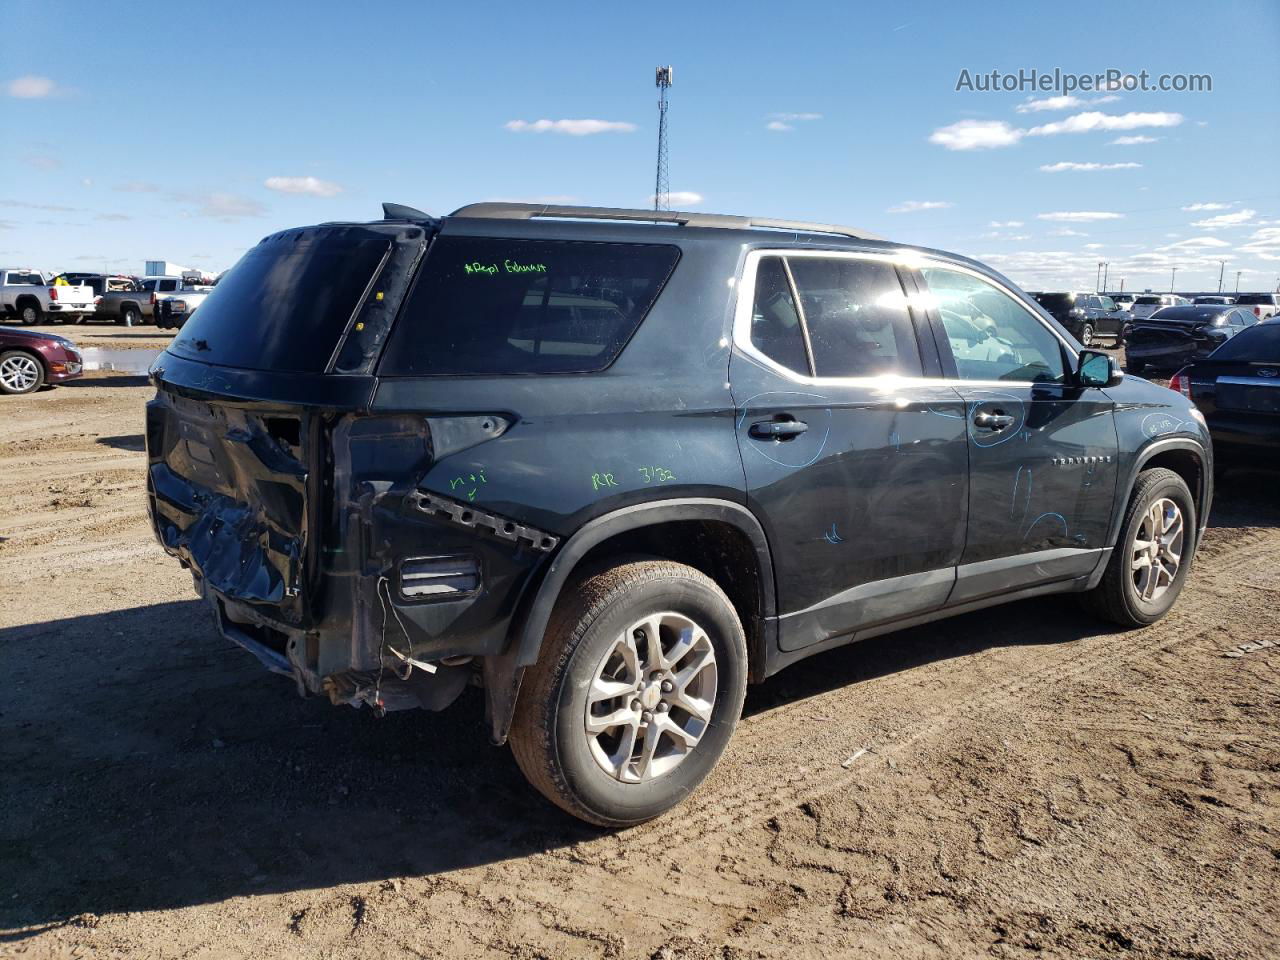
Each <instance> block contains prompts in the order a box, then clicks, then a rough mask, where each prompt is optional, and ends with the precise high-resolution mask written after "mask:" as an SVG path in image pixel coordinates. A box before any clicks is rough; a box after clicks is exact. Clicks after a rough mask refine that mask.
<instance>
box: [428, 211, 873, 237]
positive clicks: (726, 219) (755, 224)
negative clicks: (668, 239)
mask: <svg viewBox="0 0 1280 960" xmlns="http://www.w3.org/2000/svg"><path fill="white" fill-rule="evenodd" d="M449 216H451V217H477V218H480V219H493V220H533V219H535V218H540V217H546V218H555V219H566V220H636V221H641V222H647V223H675V224H678V225H680V226H682V227H717V228H720V229H722V230H792V231H795V232H797V233H829V234H834V235H835V236H839V237H851V238H853V239H855V240H883V239H884V237H880V236H877V235H876V234H874V233H870V232H869V231H866V230H862V229H859V228H857V227H841V226H837V225H836V224H833V223H810V222H808V221H807V220H776V219H774V218H773V217H735V216H728V215H726V214H721V213H683V212H680V211H676V210H637V209H630V208H627V207H571V206H560V205H557V204H543V203H469V204H467V205H466V206H465V207H459V208H458V209H457V210H455V211H453V213H451V214H449Z"/></svg>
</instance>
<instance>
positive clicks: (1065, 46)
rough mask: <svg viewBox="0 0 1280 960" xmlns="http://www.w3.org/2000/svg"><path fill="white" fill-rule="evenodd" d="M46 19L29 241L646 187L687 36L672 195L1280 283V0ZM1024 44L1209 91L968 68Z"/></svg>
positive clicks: (635, 200)
mask: <svg viewBox="0 0 1280 960" xmlns="http://www.w3.org/2000/svg"><path fill="white" fill-rule="evenodd" d="M126 10H127V11H128V12H127V13H126V12H124V11H126ZM39 20H40V22H41V23H43V24H45V25H47V27H48V29H49V31H50V34H51V35H57V34H60V33H64V32H66V31H68V30H70V31H72V33H75V30H76V29H77V28H80V29H81V32H80V33H78V34H76V39H75V41H74V42H66V43H30V42H27V41H28V40H29V39H30V38H31V36H32V34H31V33H27V32H24V33H23V34H22V35H21V37H19V36H18V35H15V34H13V33H12V32H10V33H9V34H8V35H7V36H6V37H5V38H4V39H3V40H0V43H2V44H3V47H2V48H0V49H2V50H3V56H2V57H0V84H2V86H0V94H2V95H0V110H2V111H3V114H2V116H3V125H4V130H5V132H6V137H5V139H6V141H7V144H6V147H7V148H6V150H5V151H3V153H2V154H0V260H2V261H5V262H8V263H14V264H21V265H31V266H35V267H38V268H42V269H49V270H54V269H62V270H74V269H100V268H108V269H112V270H123V271H126V272H140V271H141V270H142V261H143V259H147V258H154V259H159V258H167V259H169V260H171V261H175V262H178V263H182V264H186V265H190V266H199V267H203V268H205V269H214V270H216V269H221V268H224V267H227V266H230V265H231V264H232V263H234V261H235V260H236V259H237V258H238V257H239V255H240V254H241V253H242V252H243V251H244V250H245V249H246V248H247V247H249V246H251V245H252V244H253V243H255V242H256V241H257V240H258V239H259V238H260V237H262V236H263V235H265V234H267V233H270V232H272V231H274V230H277V229H280V228H283V227H287V226H293V225H298V224H303V223H313V222H318V221H322V220H342V219H357V220H360V219H371V218H376V217H377V216H378V215H379V203H380V201H382V200H394V201H397V202H401V203H407V204H411V205H414V206H418V207H421V208H422V209H425V210H428V211H431V212H440V213H443V212H448V211H449V210H452V209H454V208H455V207H457V206H460V205H462V204H464V203H467V202H470V201H474V200H483V199H521V200H542V199H555V200H563V201H565V202H580V203H598V204H608V205H616V206H645V205H648V204H649V202H650V199H651V194H652V183H653V165H654V140H655V130H656V108H655V97H656V93H655V90H654V87H653V68H654V67H655V66H656V65H657V64H660V63H663V64H665V63H671V64H673V65H674V66H675V86H674V88H673V89H672V92H671V104H672V105H671V113H670V127H671V189H672V191H673V206H688V207H690V208H691V209H699V210H707V211H714V212H722V213H755V214H761V215H767V216H781V217H793V218H806V219H816V220H824V221H834V222H845V223H851V224H857V225H860V226H863V227H865V228H867V229H870V230H872V231H874V232H876V233H879V234H882V235H884V236H888V237H890V238H892V239H895V240H901V241H903V242H910V243H923V244H928V245H931V246H937V247H942V248H945V249H951V250H955V251H958V252H961V253H965V254H968V255H970V256H975V257H978V258H979V259H982V260H985V261H987V262H990V263H991V264H992V265H994V266H996V267H997V268H999V269H1002V270H1004V271H1005V272H1006V273H1008V274H1009V275H1010V276H1011V277H1013V279H1014V280H1016V281H1018V282H1019V283H1022V284H1023V285H1024V286H1027V287H1029V288H1039V287H1068V286H1075V287H1087V288H1090V289H1091V288H1092V285H1093V282H1094V277H1095V274H1096V264H1097V263H1098V262H1099V261H1108V262H1109V263H1110V264H1111V266H1110V267H1109V272H1110V274H1111V276H1112V282H1111V284H1110V286H1111V287H1112V288H1115V287H1117V286H1118V280H1117V278H1119V277H1124V279H1125V287H1126V289H1142V288H1147V287H1150V288H1153V289H1168V287H1169V282H1170V273H1171V270H1172V268H1173V267H1177V268H1178V280H1177V286H1178V287H1179V288H1180V289H1184V288H1185V289H1192V288H1198V289H1206V288H1216V286H1217V278H1218V271H1219V261H1220V260H1225V261H1226V274H1227V283H1226V286H1227V287H1228V288H1231V287H1232V286H1234V282H1235V271H1236V270H1241V271H1243V276H1242V278H1241V289H1273V288H1274V287H1275V285H1276V284H1277V282H1278V280H1280V178H1278V177H1277V171H1280V105H1278V103H1277V92H1278V91H1280V59H1278V58H1277V57H1276V56H1275V51H1276V50H1278V49H1280V4H1277V3H1276V2H1275V0H1256V2H1234V3H1223V4H1214V5H1212V6H1211V5H1208V4H1204V3H1201V2H1196V3H1191V2H1174V3H1169V2H1161V3H1133V4H1115V3H1076V4H1072V5H1070V6H1069V7H1065V6H1062V5H1042V4H1031V3H1025V2H1021V3H1007V4H1006V3H985V4H982V5H981V6H977V5H972V6H971V5H965V6H964V7H963V8H962V7H961V6H960V5H954V4H943V3H936V4H934V3H928V4H923V3H910V2H897V3H892V4H862V3H859V4H853V3H825V4H817V3H791V4H788V5H781V4H776V3H774V4H763V3H745V2H740V3H735V4H732V5H729V4H717V5H712V4H707V3H703V4H699V3H685V4H672V5H668V6H666V7H657V6H652V5H642V4H627V5H620V4H599V3H595V4H586V3H582V4H571V3H551V2H546V3H529V2H527V0H526V2H523V3H504V2H491V3H488V4H484V5H480V4H470V5H453V6H446V5H443V4H434V3H420V2H415V3H407V2H406V3H390V2H375V0H370V2H367V3H364V4H361V5H353V4H350V3H332V2H328V0H309V2H307V3H284V2H280V3H264V2H261V0H259V2H257V3H253V4H248V3H238V2H223V3H219V4H216V5H209V4H200V5H186V4H183V3H175V2H169V3H163V4H154V5H151V4H146V3H131V4H129V5H127V6H126V7H122V8H120V10H119V11H117V12H116V13H114V14H111V15H104V13H103V8H102V6H101V5H100V4H96V3H88V2H84V3H74V2H60V0H45V2H44V3H43V4H41V8H40V14H39ZM19 39H20V40H21V41H22V42H20V43H19V42H16V41H17V40H19ZM1020 68H1021V69H1026V70H1031V69H1033V68H1034V69H1038V70H1040V71H1052V70H1053V69H1054V68H1060V69H1061V70H1063V71H1067V72H1072V73H1076V74H1092V73H1096V72H1102V71H1105V70H1107V69H1109V68H1116V69H1119V70H1122V71H1125V72H1128V73H1137V72H1138V71H1140V70H1144V69H1145V70H1147V71H1149V73H1150V74H1151V75H1152V78H1153V79H1154V78H1155V77H1158V76H1159V75H1161V74H1179V73H1183V74H1209V75H1211V77H1212V83H1213V89H1212V92H1183V93H1176V92H1158V91H1151V92H1129V91H1123V90H1120V91H1114V92H1107V91H1101V92H1090V93H1077V94H1076V95H1075V96H1076V102H1071V101H1052V102H1048V103H1035V104H1031V103H1029V101H1032V100H1036V101H1042V100H1050V98H1052V97H1053V96H1055V94H1054V93H1053V92H1037V93H1031V92H977V91H961V92H957V91H956V89H955V88H956V84H957V81H958V79H959V77H960V75H961V70H963V69H967V70H969V71H970V74H971V75H975V76H976V75H978V74H985V73H989V72H990V71H992V70H1000V71H1005V72H1016V71H1018V70H1019V69H1020ZM1102 98H1105V99H1102ZM1020 107H1021V110H1020V109H1019V108H1020ZM540 120H543V121H549V123H544V124H539V123H538V121H540ZM581 121H600V123H598V124H587V123H582V122H581ZM544 128H546V129H544ZM589 131H595V132H589ZM1135 139H1136V140H1137V141H1138V142H1128V143H1125V142H1121V143H1116V142H1115V141H1117V140H1130V141H1132V140H1135ZM1044 168H1051V169H1047V170H1046V169H1044ZM1187 208H1194V209H1187Z"/></svg>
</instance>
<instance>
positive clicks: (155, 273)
mask: <svg viewBox="0 0 1280 960" xmlns="http://www.w3.org/2000/svg"><path fill="white" fill-rule="evenodd" d="M190 269H191V268H190V267H184V266H182V265H181V264H178V263H170V262H169V261H168V260H148V261H147V268H146V270H145V271H144V272H143V276H147V277H180V276H182V275H183V273H185V272H186V271H188V270H190Z"/></svg>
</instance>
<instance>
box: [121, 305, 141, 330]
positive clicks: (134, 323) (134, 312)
mask: <svg viewBox="0 0 1280 960" xmlns="http://www.w3.org/2000/svg"><path fill="white" fill-rule="evenodd" d="M120 323H122V324H124V326H126V327H138V326H141V325H142V311H141V310H139V309H138V308H137V307H135V306H134V305H133V304H132V303H126V304H125V305H124V307H123V308H121V310H120Z"/></svg>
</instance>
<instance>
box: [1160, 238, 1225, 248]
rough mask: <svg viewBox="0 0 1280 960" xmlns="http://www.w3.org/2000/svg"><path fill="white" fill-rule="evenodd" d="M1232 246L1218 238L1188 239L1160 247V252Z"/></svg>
mask: <svg viewBox="0 0 1280 960" xmlns="http://www.w3.org/2000/svg"><path fill="white" fill-rule="evenodd" d="M1229 246H1231V244H1229V243H1227V242H1226V241H1225V240H1219V239H1218V238H1217V237H1188V238H1187V239H1186V240H1179V241H1178V242H1177V243H1170V244H1168V245H1167V246H1163V247H1159V248H1158V249H1160V250H1181V249H1184V248H1185V249H1203V248H1205V247H1229Z"/></svg>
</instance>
